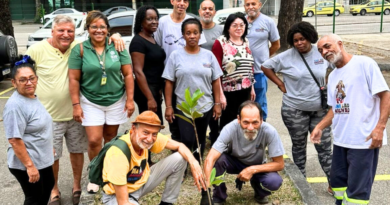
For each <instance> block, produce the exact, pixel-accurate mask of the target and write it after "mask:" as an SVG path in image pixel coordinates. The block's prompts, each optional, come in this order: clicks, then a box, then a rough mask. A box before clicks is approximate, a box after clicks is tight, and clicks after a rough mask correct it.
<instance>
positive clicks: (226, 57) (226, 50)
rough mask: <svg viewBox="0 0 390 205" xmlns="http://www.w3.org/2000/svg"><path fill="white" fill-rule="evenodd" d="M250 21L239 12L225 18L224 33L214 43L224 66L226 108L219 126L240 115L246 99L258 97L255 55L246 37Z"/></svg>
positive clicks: (223, 80) (218, 57)
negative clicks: (255, 81)
mask: <svg viewBox="0 0 390 205" xmlns="http://www.w3.org/2000/svg"><path fill="white" fill-rule="evenodd" d="M247 28H248V22H247V21H246V19H245V17H244V16H243V15H241V14H239V13H237V14H230V15H229V16H228V18H227V19H226V23H225V27H224V29H223V35H222V36H220V37H219V38H218V39H217V40H215V43H214V45H213V48H212V51H213V53H214V55H215V57H216V58H217V60H218V62H219V65H220V66H221V67H222V70H223V76H222V89H223V91H224V94H225V97H226V104H227V105H226V109H225V110H223V111H222V117H221V121H220V129H222V128H223V127H224V126H225V125H226V124H228V123H230V122H231V121H233V120H234V119H236V118H237V110H238V107H239V106H240V105H241V103H243V102H245V101H246V100H252V101H253V100H255V97H256V94H255V91H254V88H253V84H254V78H253V63H254V61H253V57H252V52H251V50H250V49H249V41H248V39H246V38H245V37H246V35H247Z"/></svg>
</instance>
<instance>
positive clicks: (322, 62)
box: [314, 58, 324, 65]
mask: <svg viewBox="0 0 390 205" xmlns="http://www.w3.org/2000/svg"><path fill="white" fill-rule="evenodd" d="M318 64H324V59H322V58H321V59H318V60H314V65H318Z"/></svg>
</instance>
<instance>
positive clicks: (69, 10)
mask: <svg viewBox="0 0 390 205" xmlns="http://www.w3.org/2000/svg"><path fill="white" fill-rule="evenodd" d="M59 14H67V15H68V14H71V15H73V14H79V15H86V14H87V13H86V12H80V11H77V10H76V9H72V8H63V9H57V10H55V11H53V12H52V13H50V14H46V15H44V16H43V18H41V23H43V20H45V23H47V21H49V20H50V19H52V18H54V17H55V16H57V15H59Z"/></svg>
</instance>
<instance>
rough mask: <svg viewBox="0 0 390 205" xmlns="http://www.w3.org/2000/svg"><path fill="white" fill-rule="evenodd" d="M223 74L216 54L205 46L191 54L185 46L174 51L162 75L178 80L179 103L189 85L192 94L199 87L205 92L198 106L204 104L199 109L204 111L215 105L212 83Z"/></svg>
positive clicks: (176, 90)
mask: <svg viewBox="0 0 390 205" xmlns="http://www.w3.org/2000/svg"><path fill="white" fill-rule="evenodd" d="M221 76H222V70H221V67H220V66H219V64H218V61H217V59H216V58H215V56H214V54H213V53H212V52H211V51H209V50H206V49H204V48H200V51H199V53H197V54H189V53H187V52H186V51H185V50H184V48H179V49H177V50H175V51H173V52H172V54H171V56H170V57H169V59H168V62H167V64H166V66H165V70H164V72H163V75H162V77H163V78H165V79H167V80H170V81H172V82H176V84H175V86H176V87H175V95H176V96H177V101H176V102H177V103H178V104H179V103H180V104H181V103H182V102H183V101H184V100H185V97H184V92H185V89H187V88H188V87H189V88H190V92H191V94H193V93H194V92H195V90H197V89H198V88H199V89H200V90H201V91H202V92H204V95H203V96H202V97H201V98H200V99H199V100H198V105H197V106H196V108H198V109H199V108H201V107H203V106H204V107H203V108H202V109H201V110H199V111H200V112H202V113H205V112H207V111H209V110H210V109H211V108H212V107H213V103H214V100H213V95H212V94H213V89H212V85H211V83H212V82H213V81H214V80H217V79H218V78H219V77H221ZM206 104H207V105H206ZM205 105H206V106H205Z"/></svg>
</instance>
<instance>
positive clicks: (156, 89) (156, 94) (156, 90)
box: [134, 82, 164, 124]
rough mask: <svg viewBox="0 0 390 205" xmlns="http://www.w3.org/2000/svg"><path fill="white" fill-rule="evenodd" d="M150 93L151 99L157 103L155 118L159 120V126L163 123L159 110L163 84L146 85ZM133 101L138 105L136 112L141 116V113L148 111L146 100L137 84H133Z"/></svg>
mask: <svg viewBox="0 0 390 205" xmlns="http://www.w3.org/2000/svg"><path fill="white" fill-rule="evenodd" d="M148 86H149V89H150V92H152V95H153V98H154V100H155V101H156V103H157V112H156V114H157V116H158V118H160V120H161V124H164V123H163V119H164V118H163V116H162V110H161V104H162V90H163V89H164V83H161V84H148ZM134 101H135V102H136V103H137V105H138V112H139V114H141V113H142V112H144V111H146V110H148V99H146V97H145V95H144V94H143V93H142V91H141V89H140V88H139V87H138V84H137V82H134Z"/></svg>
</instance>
